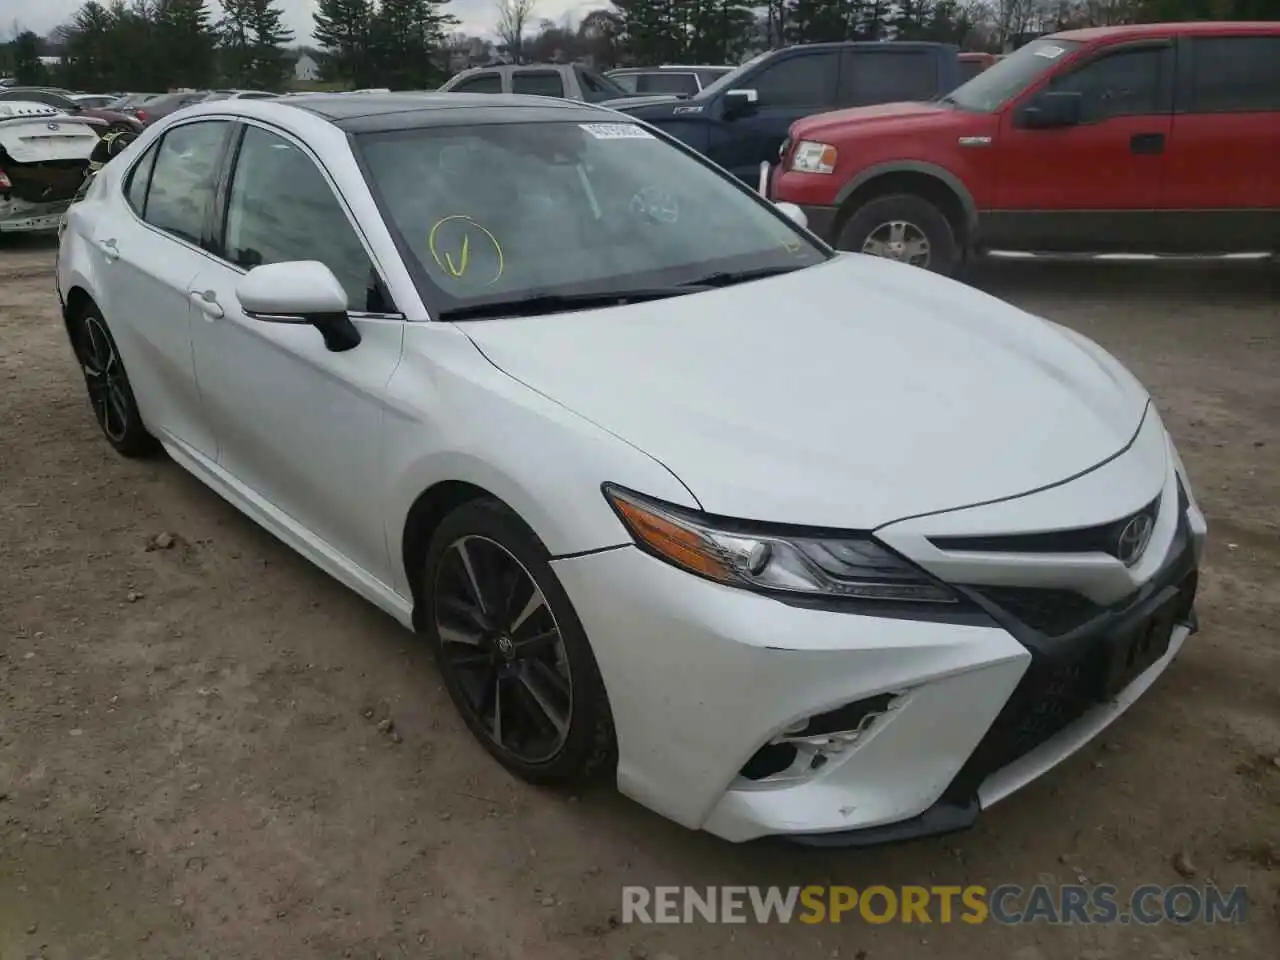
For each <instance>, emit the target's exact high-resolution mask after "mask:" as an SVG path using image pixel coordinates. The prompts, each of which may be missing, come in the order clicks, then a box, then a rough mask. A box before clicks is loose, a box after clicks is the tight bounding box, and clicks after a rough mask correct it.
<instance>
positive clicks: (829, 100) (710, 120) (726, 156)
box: [618, 41, 961, 184]
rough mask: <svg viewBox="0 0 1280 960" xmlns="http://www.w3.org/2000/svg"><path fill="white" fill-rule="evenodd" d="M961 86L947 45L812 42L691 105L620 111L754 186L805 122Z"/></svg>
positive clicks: (739, 72) (730, 79)
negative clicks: (791, 133)
mask: <svg viewBox="0 0 1280 960" xmlns="http://www.w3.org/2000/svg"><path fill="white" fill-rule="evenodd" d="M960 80H961V76H960V56H959V51H958V50H957V49H956V48H955V47H953V46H949V45H947V44H942V43H916V42H910V41H904V42H901V43H857V42H850V43H811V44H804V45H801V46H795V47H786V48H784V49H782V50H770V51H768V52H766V53H762V54H760V55H759V56H758V57H755V58H754V59H752V60H748V61H747V62H746V63H744V64H743V65H742V66H740V67H738V68H737V69H736V70H734V71H733V72H732V73H728V74H725V75H724V76H723V77H721V78H720V79H719V80H717V81H716V82H715V83H713V84H711V86H709V87H707V88H706V89H704V90H703V91H702V92H701V93H699V94H697V95H696V96H694V97H691V98H689V99H687V100H673V99H671V98H670V97H655V98H654V99H653V100H652V101H637V100H629V101H625V102H620V103H619V104H618V109H619V110H621V111H622V112H624V113H628V114H631V115H632V116H634V117H636V118H638V119H641V120H644V121H646V122H648V123H652V124H653V125H654V126H656V127H659V128H661V129H662V130H665V131H666V132H667V133H669V134H671V135H672V136H673V137H676V138H677V139H679V140H681V141H683V142H684V143H687V144H688V145H689V146H690V147H692V148H693V149H695V150H697V151H699V152H700V153H703V154H705V155H706V156H708V157H710V158H711V159H712V160H714V161H715V162H716V163H718V164H720V166H722V167H724V168H725V169H727V170H729V171H731V172H732V173H734V174H736V175H737V176H739V177H741V178H742V179H743V180H746V181H747V182H748V183H751V184H754V183H756V180H757V178H758V177H759V174H760V164H761V163H762V162H767V163H775V162H776V161H777V159H778V148H779V147H780V146H781V145H782V142H783V141H784V140H785V139H786V138H787V130H788V129H789V128H790V127H791V124H793V123H794V122H795V121H797V120H799V119H800V118H801V117H807V116H809V115H810V114H813V113H824V112H826V111H828V110H841V109H843V108H845V107H865V106H870V105H872V104H877V103H896V102H898V101H903V100H932V99H934V98H935V97H940V96H942V95H943V94H945V93H949V92H950V91H951V90H953V89H955V88H956V87H957V86H959V85H960Z"/></svg>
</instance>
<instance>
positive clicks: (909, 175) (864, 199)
mask: <svg viewBox="0 0 1280 960" xmlns="http://www.w3.org/2000/svg"><path fill="white" fill-rule="evenodd" d="M894 194H906V195H909V196H917V197H920V198H922V199H924V200H927V201H929V202H930V203H931V204H933V205H934V206H935V207H937V208H938V209H939V210H940V211H941V212H942V215H943V216H944V217H946V218H947V222H948V223H949V224H950V225H951V231H952V233H953V234H954V235H955V238H956V243H957V244H958V245H959V246H960V248H961V249H962V250H963V249H964V248H966V247H967V246H968V245H969V241H970V235H969V234H970V230H969V216H968V212H967V211H966V209H965V205H964V201H963V200H961V199H960V195H959V194H957V193H956V191H955V190H954V189H953V188H952V187H951V186H949V185H948V184H947V183H946V181H944V180H942V179H940V178H939V177H935V176H934V175H933V174H930V173H923V172H920V171H916V170H894V171H890V172H888V173H882V174H880V175H879V176H875V177H872V178H871V179H869V180H868V181H867V182H866V183H862V184H859V185H858V187H857V189H855V190H854V191H853V193H851V194H849V196H847V197H846V198H845V199H844V202H843V203H841V204H840V213H839V215H838V216H837V218H836V229H835V235H836V236H839V235H840V231H841V230H843V229H844V225H845V224H846V223H847V222H848V221H849V218H850V217H852V216H853V215H854V214H855V213H856V212H857V211H858V210H859V209H860V208H862V207H864V206H865V205H866V204H867V203H869V202H870V201H872V200H874V199H876V198H877V197H886V196H892V195H894Z"/></svg>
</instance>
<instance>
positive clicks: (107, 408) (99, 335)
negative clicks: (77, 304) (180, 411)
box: [72, 306, 159, 457]
mask: <svg viewBox="0 0 1280 960" xmlns="http://www.w3.org/2000/svg"><path fill="white" fill-rule="evenodd" d="M72 344H73V346H74V349H75V353H76V359H77V360H78V361H79V362H80V370H81V372H82V373H83V374H84V383H85V388H86V389H87V390H88V393H89V406H90V407H91V408H92V410H93V416H94V419H95V420H97V421H98V426H99V427H100V428H101V429H102V434H103V436H105V437H106V438H107V442H108V443H110V444H111V446H113V447H114V448H115V449H116V451H117V452H118V453H120V454H121V455H122V456H125V457H141V456H145V455H147V454H149V453H154V452H155V450H156V448H157V447H158V446H159V444H158V443H157V442H156V439H155V437H153V436H151V434H150V433H148V432H147V429H146V427H145V426H144V425H143V423H142V414H141V413H140V412H139V410H138V404H137V401H136V400H135V399H134V396H133V388H132V387H131V386H130V385H129V377H128V374H126V373H125V369H124V362H123V361H122V360H121V359H120V351H119V349H118V348H117V347H116V342H115V340H114V339H113V338H112V336H111V333H110V331H109V330H108V329H107V324H106V321H105V320H103V318H102V314H101V313H99V312H98V310H97V309H96V308H95V307H93V306H89V307H87V308H86V309H85V310H83V311H82V312H81V314H80V316H79V318H78V319H77V320H76V321H75V323H74V324H73V332H72Z"/></svg>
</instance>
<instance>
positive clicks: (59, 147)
mask: <svg viewBox="0 0 1280 960" xmlns="http://www.w3.org/2000/svg"><path fill="white" fill-rule="evenodd" d="M99 126H100V125H99V124H97V123H95V122H92V121H88V120H85V119H84V118H81V117H73V116H69V115H67V114H65V113H62V112H61V111H60V110H57V109H55V108H53V107H50V106H47V105H45V104H43V103H35V102H28V101H24V100H11V101H6V102H3V103H0V234H5V233H41V232H46V231H53V230H56V229H57V227H58V223H59V222H60V221H61V219H62V215H63V213H64V212H65V211H66V209H67V207H68V206H69V205H70V203H71V199H72V197H73V196H75V193H76V191H77V190H78V189H79V188H80V186H81V184H82V183H83V182H84V179H85V176H86V175H87V174H88V172H89V161H90V158H91V157H92V156H93V152H94V148H96V147H97V146H98V143H99V142H100V140H101V138H102V135H101V133H100V132H99ZM102 126H105V125H102Z"/></svg>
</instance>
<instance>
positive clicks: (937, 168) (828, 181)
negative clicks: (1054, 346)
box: [767, 22, 1280, 273]
mask: <svg viewBox="0 0 1280 960" xmlns="http://www.w3.org/2000/svg"><path fill="white" fill-rule="evenodd" d="M1277 158H1280V23H1275V22H1271V23H1244V22H1237V23H1188V24H1170V23H1163V24H1161V23H1155V24H1145V25H1134V26H1121V27H1105V28H1093V29H1087V30H1074V31H1067V32H1063V33H1059V34H1056V35H1053V36H1050V37H1045V38H1042V39H1039V40H1036V41H1033V42H1032V43H1030V44H1028V45H1026V46H1024V47H1022V48H1021V49H1019V50H1018V51H1017V52H1015V53H1013V54H1011V55H1010V56H1008V57H1007V58H1004V59H1003V60H1001V61H1000V62H998V63H995V64H993V65H991V66H990V67H989V68H988V69H986V70H985V71H984V72H982V73H980V74H979V75H978V76H976V77H974V78H973V79H972V80H970V81H969V82H968V83H966V84H964V85H963V86H961V87H960V88H959V89H956V90H953V91H951V92H950V93H949V94H948V95H947V96H945V97H943V98H941V99H939V100H936V101H934V102H931V103H915V104H907V103H899V104H894V105H892V106H882V107H875V108H866V109H855V110H846V111H839V112H834V113H824V114H820V115H817V116H810V117H807V118H804V119H800V120H797V121H796V122H795V123H794V124H792V126H791V128H790V131H789V134H788V137H787V139H786V141H785V143H784V144H783V146H782V148H781V156H780V157H778V158H775V161H776V164H775V167H774V170H773V173H772V176H771V177H770V178H768V184H767V190H768V191H769V195H770V196H772V197H773V198H775V199H778V200H785V201H788V202H791V203H795V204H798V205H800V206H801V207H802V208H803V209H804V210H805V212H806V214H807V217H808V222H809V225H810V228H811V229H812V230H813V231H814V232H816V233H817V234H818V235H819V236H821V237H822V238H823V239H825V240H827V241H828V242H830V243H832V244H834V245H835V246H837V247H840V248H841V249H845V250H856V251H861V252H864V253H873V254H876V255H879V256H888V257H892V258H894V259H899V260H903V261H904V262H907V263H912V264H915V265H917V266H922V267H927V268H929V269H931V270H935V271H938V272H941V273H949V272H951V271H953V270H955V269H956V268H957V267H958V266H959V265H960V264H961V263H963V262H964V260H965V259H966V257H967V256H969V255H974V254H983V253H988V252H996V253H1000V254H1006V253H1007V254H1013V255H1023V256H1025V255H1046V254H1048V255H1054V256H1061V255H1099V254H1101V255H1108V256H1117V255H1138V256H1150V255H1165V256H1171V255H1197V256H1204V255H1230V256H1233V257H1243V256H1250V257H1256V258H1265V257H1268V256H1273V255H1275V254H1276V253H1277V252H1278V251H1280V166H1278V163H1280V161H1278V159H1277Z"/></svg>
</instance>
